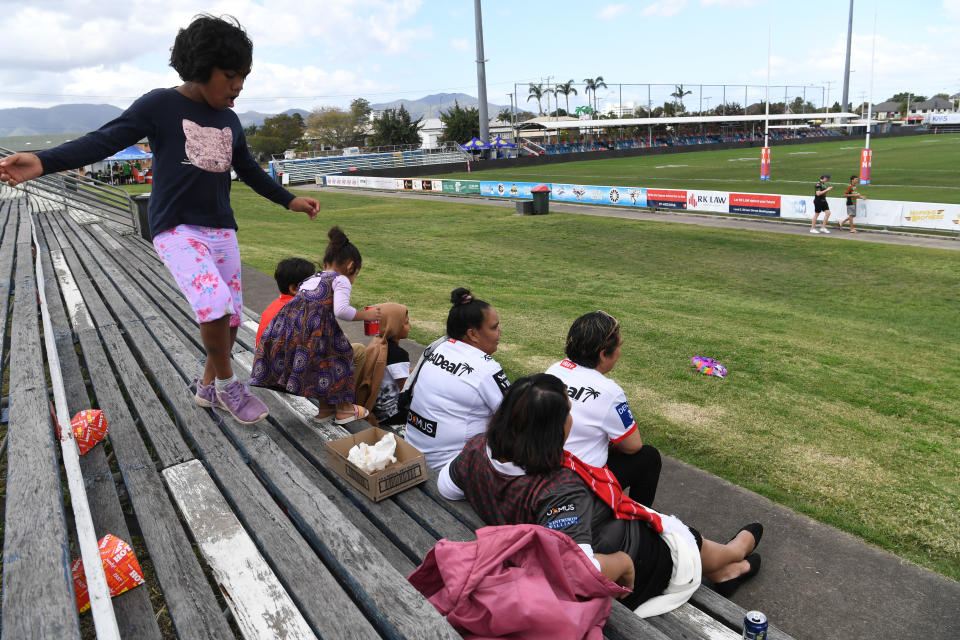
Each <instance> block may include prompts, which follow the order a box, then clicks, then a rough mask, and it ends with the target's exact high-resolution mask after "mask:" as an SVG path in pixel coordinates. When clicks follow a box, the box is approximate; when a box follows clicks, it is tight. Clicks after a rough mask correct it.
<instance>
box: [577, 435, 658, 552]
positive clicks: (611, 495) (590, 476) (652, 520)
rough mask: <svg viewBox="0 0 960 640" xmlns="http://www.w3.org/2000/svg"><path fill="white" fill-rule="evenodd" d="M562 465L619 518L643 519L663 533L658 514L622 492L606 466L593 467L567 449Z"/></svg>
mask: <svg viewBox="0 0 960 640" xmlns="http://www.w3.org/2000/svg"><path fill="white" fill-rule="evenodd" d="M563 454H564V466H565V467H567V468H569V469H572V470H573V471H574V473H576V474H577V475H578V476H580V477H581V478H582V479H583V481H584V482H586V483H587V486H588V487H590V490H591V491H593V493H594V495H596V496H597V497H598V498H600V499H601V500H602V501H603V502H604V504H606V505H607V506H609V507H610V508H611V509H613V515H614V517H615V518H617V519H619V520H643V521H645V522H646V523H647V524H649V525H650V527H651V528H652V529H653V530H654V531H656V532H657V533H663V523H662V522H661V521H660V514H659V513H657V512H656V511H648V510H647V509H646V508H645V507H644V506H643V505H642V504H640V503H639V502H637V501H636V500H634V499H633V498H631V497H630V496H628V495H626V494H624V493H623V489H622V488H621V487H620V483H619V482H617V478H616V476H614V475H613V472H612V471H610V469H608V468H607V467H606V466H603V467H593V466H590V465H589V464H587V463H586V462H584V461H582V460H580V458H578V457H577V456H575V455H573V454H572V453H570V452H569V451H564V452H563Z"/></svg>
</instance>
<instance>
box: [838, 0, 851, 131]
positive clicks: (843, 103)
mask: <svg viewBox="0 0 960 640" xmlns="http://www.w3.org/2000/svg"><path fill="white" fill-rule="evenodd" d="M852 38H853V0H850V17H849V18H847V58H846V62H845V63H844V65H843V97H842V98H840V109H841V111H843V112H845V113H849V111H850V101H849V99H848V98H849V95H850V44H851V42H852Z"/></svg>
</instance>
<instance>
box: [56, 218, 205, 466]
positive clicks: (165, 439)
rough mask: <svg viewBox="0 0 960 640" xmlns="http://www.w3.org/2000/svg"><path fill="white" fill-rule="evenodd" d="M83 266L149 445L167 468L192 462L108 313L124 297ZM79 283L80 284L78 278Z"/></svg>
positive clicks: (78, 250)
mask: <svg viewBox="0 0 960 640" xmlns="http://www.w3.org/2000/svg"><path fill="white" fill-rule="evenodd" d="M57 218H58V219H59V220H60V221H61V222H63V221H65V220H67V219H68V218H67V217H66V216H63V215H61V216H57ZM75 229H76V228H74V231H75ZM54 232H55V233H57V234H58V238H60V239H61V248H62V247H63V240H65V237H62V236H61V235H60V234H62V233H63V231H60V232H57V231H56V229H55V230H54ZM70 235H73V233H71V234H70ZM87 252H88V248H87V247H85V246H80V247H76V246H75V247H74V253H75V254H77V255H81V256H83V255H85V254H86V253H87ZM84 264H85V266H86V268H87V271H88V273H89V278H88V279H87V283H91V284H96V285H97V287H96V288H94V287H93V286H84V285H83V284H81V285H80V291H81V292H82V293H83V297H84V301H85V302H87V306H88V309H89V310H90V312H91V314H92V315H93V318H94V321H95V323H96V325H97V327H98V328H99V330H100V334H101V339H102V341H103V343H104V345H105V346H106V347H107V353H108V354H109V355H110V359H111V361H112V362H113V365H114V367H115V369H116V370H117V377H118V378H120V379H122V380H123V383H124V386H125V388H126V391H127V396H128V397H129V398H130V400H131V402H132V403H133V406H134V408H135V410H136V414H137V416H138V417H139V418H140V421H141V423H142V424H143V427H144V430H145V431H146V434H147V437H148V438H149V439H150V445H151V446H152V447H153V450H154V451H155V452H156V455H157V457H158V458H159V459H160V461H161V464H162V465H163V466H164V467H169V466H171V465H174V464H179V463H181V462H184V461H186V460H190V459H192V458H193V457H194V456H193V453H192V452H191V451H190V448H189V447H188V446H187V443H186V442H184V440H183V437H182V436H181V434H180V432H179V430H178V429H177V428H176V426H175V425H173V424H172V423H171V422H170V421H169V419H168V417H167V412H166V409H165V408H164V407H163V405H162V404H161V403H160V401H159V400H158V399H157V396H156V394H155V392H154V391H153V388H152V387H151V386H150V382H149V380H147V378H146V377H145V376H144V375H143V370H142V367H141V366H140V365H139V363H137V361H136V359H135V358H133V357H132V354H130V352H129V350H128V349H125V348H124V336H123V334H122V333H121V332H120V330H119V329H118V327H117V324H116V322H115V320H114V319H113V317H112V316H111V315H110V311H108V310H107V306H110V308H111V310H112V309H113V308H114V305H116V304H117V303H118V302H120V301H122V297H121V296H119V294H118V292H117V290H116V289H115V288H114V287H108V286H106V285H107V284H108V283H107V282H106V281H105V280H104V276H103V273H102V271H101V269H100V268H99V266H98V265H97V264H96V263H91V262H90V261H89V260H85V261H84ZM71 270H72V271H73V272H74V276H75V277H76V276H77V269H74V268H73V266H72V265H71ZM77 280H78V282H79V278H77ZM98 289H100V290H101V292H102V293H103V294H104V295H102V303H101V302H100V301H95V299H96V298H98V297H100V296H97V290H98Z"/></svg>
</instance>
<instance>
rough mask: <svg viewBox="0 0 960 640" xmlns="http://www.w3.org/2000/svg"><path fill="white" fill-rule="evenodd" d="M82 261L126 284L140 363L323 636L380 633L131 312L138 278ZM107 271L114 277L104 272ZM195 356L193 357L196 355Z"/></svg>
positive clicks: (154, 323)
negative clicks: (95, 266) (145, 364)
mask: <svg viewBox="0 0 960 640" xmlns="http://www.w3.org/2000/svg"><path fill="white" fill-rule="evenodd" d="M74 232H75V233H77V234H80V237H82V238H83V242H82V243H81V244H83V246H85V247H87V248H91V247H93V246H95V243H94V242H92V241H93V237H91V236H86V228H85V229H84V230H76V229H75V230H74ZM84 262H85V263H87V266H88V267H90V266H91V265H92V264H93V263H99V264H102V266H103V269H104V271H103V272H101V274H100V275H101V276H102V277H101V279H100V286H101V287H102V288H103V290H105V291H106V290H109V289H114V284H113V281H111V278H113V279H115V281H116V282H118V283H119V286H120V287H122V288H123V289H124V291H125V296H126V297H127V298H129V299H130V305H127V303H126V301H125V300H122V299H120V298H119V297H118V296H117V295H116V292H115V291H114V292H113V293H111V294H110V297H111V298H112V299H113V300H114V303H115V304H116V305H117V306H116V307H112V310H113V311H114V313H116V315H117V316H118V317H119V318H120V320H121V323H122V324H123V327H124V330H125V331H126V332H127V335H128V337H129V338H130V340H131V342H132V344H133V346H134V347H135V348H137V349H138V350H139V351H138V352H139V355H140V356H141V358H142V360H143V362H145V363H147V366H146V367H145V369H148V370H149V371H150V373H151V374H152V376H153V378H154V380H155V381H157V383H158V385H159V386H160V387H161V393H163V394H164V396H165V398H166V400H167V401H168V402H169V403H170V405H169V407H168V408H169V409H170V410H171V411H173V413H174V415H175V416H177V418H178V420H179V421H180V422H181V424H182V426H183V427H184V429H185V430H186V431H187V432H188V434H189V435H190V436H191V438H192V439H193V441H194V443H195V445H196V446H197V447H198V449H199V450H200V451H201V453H202V455H203V457H204V461H205V462H206V463H207V465H208V467H209V468H210V470H211V473H212V474H213V475H214V477H215V478H216V479H217V482H218V483H219V485H220V487H222V491H223V492H224V493H225V495H226V496H227V497H228V498H229V499H230V502H231V503H232V505H233V506H234V508H235V509H237V511H238V514H239V515H240V516H241V518H242V520H243V522H244V524H245V526H246V527H247V529H248V530H249V531H250V533H251V535H252V536H253V537H254V539H255V540H256V541H257V543H258V545H260V548H261V551H262V552H263V554H264V555H265V556H266V557H267V559H268V561H269V562H270V563H271V566H272V567H273V568H274V571H275V572H276V573H277V575H278V577H279V578H280V579H281V581H282V582H283V583H284V585H285V587H286V588H287V590H288V591H289V592H290V594H291V596H292V597H293V598H294V600H295V601H296V602H297V604H298V606H299V608H300V610H301V611H302V612H303V613H304V615H305V616H306V617H307V619H308V620H309V621H310V623H311V625H313V626H314V629H315V631H316V632H317V633H318V635H322V636H323V637H329V638H334V637H339V638H357V637H376V632H375V631H374V630H373V628H372V627H371V626H370V625H369V623H368V622H367V621H366V620H365V619H364V618H363V616H362V615H361V614H360V612H359V611H358V610H357V608H356V606H355V605H353V603H352V602H351V601H350V599H349V598H348V597H347V596H346V594H345V593H344V592H343V590H342V589H341V588H340V587H339V585H338V584H337V581H336V579H334V578H333V576H331V575H330V572H329V571H328V570H327V569H326V568H325V567H324V565H323V563H322V562H321V561H320V559H319V558H318V557H317V556H316V554H315V553H314V552H313V551H311V549H310V547H309V546H308V545H307V544H306V542H305V541H304V540H303V537H302V536H301V535H300V533H299V532H298V531H297V529H296V528H295V527H294V526H293V523H291V522H290V521H289V519H288V518H287V516H286V515H284V513H283V511H282V510H281V509H280V507H278V506H277V504H276V502H275V501H274V499H273V498H272V497H271V495H270V494H269V493H268V492H267V491H266V490H265V489H264V487H263V486H262V485H261V484H260V482H259V480H258V479H257V477H256V476H255V475H254V474H253V473H252V472H251V470H250V469H249V468H248V467H247V465H246V464H245V463H244V460H243V459H242V458H241V456H240V454H239V453H238V452H237V451H236V450H235V449H234V448H233V447H232V446H231V445H230V443H229V442H228V441H227V439H226V438H225V437H224V436H223V434H222V433H221V432H220V431H219V429H218V428H217V426H216V425H215V424H214V422H213V421H212V420H211V418H210V415H209V414H208V413H207V411H206V410H204V409H201V408H200V407H198V406H196V405H195V404H194V403H193V394H192V392H190V391H189V390H188V389H187V385H186V382H185V380H184V379H183V378H181V377H179V374H178V373H177V372H176V370H175V369H174V368H173V365H172V364H171V363H170V362H169V360H168V358H167V356H166V355H165V354H164V353H163V352H162V351H161V350H160V347H159V346H158V344H157V343H156V342H155V341H154V339H153V337H152V336H151V335H150V332H148V331H147V330H146V328H145V327H144V326H143V323H142V322H141V320H140V319H139V318H138V317H137V315H136V314H135V313H134V312H133V308H136V309H137V310H144V309H148V308H149V307H150V305H149V303H147V301H145V300H144V299H143V298H142V297H141V295H140V293H139V291H138V290H137V287H136V285H135V284H134V283H132V282H130V281H129V280H127V279H126V278H125V276H124V274H123V273H122V272H121V271H120V270H119V268H118V266H117V265H116V264H115V263H114V262H113V260H112V259H108V258H107V257H106V256H104V255H97V256H92V255H86V256H85V260H84ZM98 268H99V267H98ZM107 274H109V275H110V277H107ZM149 317H150V318H151V319H152V320H151V330H156V329H157V328H158V327H163V326H165V325H166V322H167V321H166V320H165V319H164V318H161V317H159V316H157V315H155V314H151V315H150V316H149ZM167 335H170V336H173V333H172V332H169V331H167ZM176 342H178V340H176V339H174V340H172V343H171V344H168V345H167V347H168V348H170V349H174V348H176V347H175V344H173V343H176ZM192 360H193V361H194V362H196V358H192ZM331 608H332V609H334V610H336V611H338V615H337V616H330V615H328V611H329V610H330V609H331Z"/></svg>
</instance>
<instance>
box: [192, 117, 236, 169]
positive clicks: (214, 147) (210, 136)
mask: <svg viewBox="0 0 960 640" xmlns="http://www.w3.org/2000/svg"><path fill="white" fill-rule="evenodd" d="M183 133H184V135H185V136H186V138H187V144H186V152H187V159H188V160H189V161H190V162H191V163H193V165H194V166H195V167H197V168H199V169H203V170H204V171H211V172H214V173H222V172H224V171H226V170H227V169H229V168H230V162H231V160H233V132H232V131H231V130H230V127H224V128H223V129H216V128H214V127H202V126H200V125H199V124H197V123H196V122H191V121H190V120H187V119H186V118H184V120H183Z"/></svg>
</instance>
